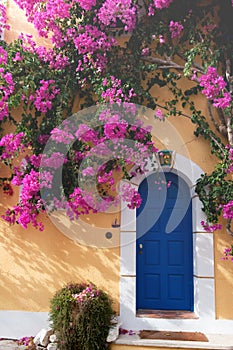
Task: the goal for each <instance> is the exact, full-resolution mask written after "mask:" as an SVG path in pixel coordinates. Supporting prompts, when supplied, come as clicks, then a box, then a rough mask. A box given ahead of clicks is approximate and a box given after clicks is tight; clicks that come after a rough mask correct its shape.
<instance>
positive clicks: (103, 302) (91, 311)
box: [50, 283, 114, 350]
mask: <svg viewBox="0 0 233 350" xmlns="http://www.w3.org/2000/svg"><path fill="white" fill-rule="evenodd" d="M113 314H114V311H113V309H112V301H111V299H110V298H109V296H108V295H107V294H106V293H105V292H104V291H103V290H101V289H98V288H97V287H96V286H95V285H94V284H92V283H89V284H86V283H84V284H78V283H69V284H68V285H66V286H65V287H63V288H62V289H61V290H59V291H57V292H56V293H55V295H54V296H53V298H52V299H51V303H50V321H51V323H52V328H53V329H54V332H55V333H56V335H57V337H58V344H59V350H104V349H106V348H107V347H108V345H107V343H106V338H107V336H108V332H109V328H110V321H111V317H112V316H113Z"/></svg>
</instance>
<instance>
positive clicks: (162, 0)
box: [154, 0, 173, 10]
mask: <svg viewBox="0 0 233 350" xmlns="http://www.w3.org/2000/svg"><path fill="white" fill-rule="evenodd" d="M172 2H173V0H154V7H155V8H157V9H160V10H161V9H164V8H168V7H169V5H170V4H171V3H172Z"/></svg>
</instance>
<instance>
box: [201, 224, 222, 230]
mask: <svg viewBox="0 0 233 350" xmlns="http://www.w3.org/2000/svg"><path fill="white" fill-rule="evenodd" d="M201 225H202V227H203V228H204V230H205V231H206V232H214V231H216V230H221V228H222V225H221V224H215V225H210V224H208V222H205V221H201Z"/></svg>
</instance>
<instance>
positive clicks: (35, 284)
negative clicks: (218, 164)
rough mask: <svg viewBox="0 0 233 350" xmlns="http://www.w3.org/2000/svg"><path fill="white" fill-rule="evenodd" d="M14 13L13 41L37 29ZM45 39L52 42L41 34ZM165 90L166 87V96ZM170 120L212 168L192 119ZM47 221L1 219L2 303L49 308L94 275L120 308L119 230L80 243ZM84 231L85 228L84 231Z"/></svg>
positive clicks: (231, 293) (222, 300)
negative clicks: (39, 224) (103, 240)
mask: <svg viewBox="0 0 233 350" xmlns="http://www.w3.org/2000/svg"><path fill="white" fill-rule="evenodd" d="M8 17H9V22H10V25H11V31H10V32H5V40H7V41H8V42H9V41H11V40H13V39H15V38H16V37H17V35H18V33H20V32H21V31H22V28H23V31H24V32H30V33H35V31H34V30H33V27H32V26H31V25H30V24H26V22H25V18H24V16H23V13H22V11H21V10H19V9H18V7H17V6H16V5H15V3H14V1H12V0H11V1H8ZM40 44H46V42H45V41H44V40H40ZM164 92H165V90H162V89H161V90H160V91H159V94H160V96H162V94H163V93H164ZM155 93H157V91H155ZM199 105H200V108H202V109H203V110H206V104H205V102H204V99H201V100H200V101H199ZM169 121H170V123H172V125H173V126H174V127H175V128H176V130H177V132H178V133H179V135H180V136H181V139H182V140H183V147H180V149H179V150H177V151H178V152H179V153H181V154H182V152H183V150H184V148H185V147H186V151H187V152H188V154H189V155H190V158H191V159H192V160H193V161H194V162H195V163H197V164H198V165H199V166H200V167H201V168H202V169H203V170H204V171H205V172H209V171H211V169H212V168H213V166H214V163H215V158H214V157H213V156H212V155H211V154H210V152H209V146H208V143H207V142H206V141H204V140H203V139H201V138H200V139H197V138H196V137H195V136H194V135H193V132H192V131H193V130H194V126H193V124H192V123H191V122H190V120H188V119H187V118H183V119H180V118H175V117H173V118H170V120H169ZM187 130H189V132H187ZM156 142H157V141H156ZM157 144H158V145H159V146H160V147H161V145H162V143H161V142H157ZM1 171H2V169H1ZM17 196H18V194H17V193H16V194H15V195H14V197H12V198H11V197H8V196H6V195H3V194H2V193H1V200H0V202H1V203H0V214H3V213H4V210H5V209H6V208H7V207H8V206H9V205H13V204H14V203H16V202H17ZM115 217H117V218H118V220H119V213H118V212H117V211H116V212H114V213H112V214H108V215H107V216H106V215H102V214H100V215H97V216H90V217H89V219H88V220H87V222H89V223H90V225H89V226H88V234H92V233H93V234H95V231H96V228H95V226H96V227H101V226H102V227H103V226H104V230H105V229H106V231H107V230H109V229H111V223H112V221H113V220H114V219H115ZM44 223H45V231H44V232H38V231H37V230H35V229H33V228H29V229H28V230H24V229H22V228H21V227H19V226H17V225H16V226H12V227H10V226H8V224H7V223H5V222H4V221H3V220H1V221H0V257H1V259H0V276H1V287H0V309H2V310H25V311H48V310H49V300H50V298H51V296H52V295H53V293H54V292H55V291H56V290H57V289H59V288H60V287H62V286H63V285H64V284H65V283H68V282H70V281H75V282H76V281H77V282H83V281H88V280H90V281H92V282H94V283H96V284H97V285H98V287H101V288H103V289H104V290H106V291H107V292H108V293H109V294H110V295H111V297H112V298H113V300H114V308H115V310H117V311H118V310H119V267H120V258H119V230H118V229H114V239H115V243H116V244H113V248H91V247H89V246H88V245H82V244H77V243H74V242H73V241H72V240H70V239H69V238H67V237H66V236H64V235H63V234H62V233H61V232H59V230H58V229H57V228H56V227H55V226H54V225H53V224H52V222H51V221H50V219H49V218H45V219H44ZM77 230H79V229H78V228H77ZM80 230H81V229H80ZM111 230H112V229H111ZM84 233H85V232H84V231H83V232H82V234H84ZM214 237H215V238H214V242H215V283H216V310H217V317H218V318H221V319H233V307H232V300H233V288H232V284H233V279H232V273H233V263H231V262H229V261H222V260H221V254H222V249H223V247H224V246H225V245H227V244H228V243H230V242H231V237H229V235H228V234H227V233H224V232H216V233H215V235H214ZM112 349H113V350H114V349H116V350H118V349H119V350H130V347H129V346H117V345H113V347H112ZM141 349H142V350H143V349H144V348H141ZM145 349H146V348H145Z"/></svg>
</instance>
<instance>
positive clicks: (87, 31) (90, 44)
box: [74, 25, 115, 55]
mask: <svg viewBox="0 0 233 350" xmlns="http://www.w3.org/2000/svg"><path fill="white" fill-rule="evenodd" d="M79 30H80V32H81V33H80V34H79V35H77V36H76V37H75V38H74V45H75V47H76V49H77V50H78V53H79V54H80V55H82V54H89V55H93V54H94V53H95V52H97V51H100V50H103V51H104V52H107V51H109V50H110V48H111V47H112V45H113V44H115V40H113V39H111V38H110V39H109V38H108V37H107V35H106V34H105V33H104V32H101V31H100V30H99V29H98V28H96V27H95V26H92V25H86V26H85V27H83V28H82V27H81V26H80V28H79Z"/></svg>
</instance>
